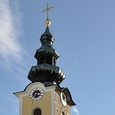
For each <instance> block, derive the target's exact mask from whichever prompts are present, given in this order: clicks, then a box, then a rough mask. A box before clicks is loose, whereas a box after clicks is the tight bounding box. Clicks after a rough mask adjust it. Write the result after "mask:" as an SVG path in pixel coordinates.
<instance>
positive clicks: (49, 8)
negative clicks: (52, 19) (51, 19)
mask: <svg viewBox="0 0 115 115" xmlns="http://www.w3.org/2000/svg"><path fill="white" fill-rule="evenodd" d="M52 8H53V7H51V6H49V4H47V8H46V9H45V10H43V11H42V12H46V13H47V19H48V16H49V14H48V13H49V11H50V10H51V9H52Z"/></svg>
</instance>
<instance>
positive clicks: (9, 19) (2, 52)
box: [0, 0, 23, 66]
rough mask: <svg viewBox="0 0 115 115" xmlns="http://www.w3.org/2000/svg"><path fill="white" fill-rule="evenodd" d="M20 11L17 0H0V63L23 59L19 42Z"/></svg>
mask: <svg viewBox="0 0 115 115" xmlns="http://www.w3.org/2000/svg"><path fill="white" fill-rule="evenodd" d="M20 17H21V15H20V11H19V8H18V1H17V0H0V64H2V65H5V64H6V65H7V66H11V65H12V64H11V62H16V63H17V62H20V61H22V60H23V50H22V46H21V44H20V42H19V41H20V40H19V35H20V32H19V31H20V19H21V18H20Z"/></svg>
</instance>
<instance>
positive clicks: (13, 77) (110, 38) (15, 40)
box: [0, 0, 115, 115]
mask: <svg viewBox="0 0 115 115" xmlns="http://www.w3.org/2000/svg"><path fill="white" fill-rule="evenodd" d="M47 3H49V4H50V6H53V7H54V8H53V9H52V10H51V11H50V13H49V17H50V20H51V22H52V24H51V26H50V32H51V33H52V35H53V37H54V38H55V42H54V48H55V49H56V51H57V52H58V53H59V54H60V58H59V59H58V61H57V66H59V67H60V68H61V69H62V70H63V72H64V73H65V75H66V79H65V80H64V81H63V83H62V84H61V86H62V87H68V89H69V90H70V92H71V94H72V98H73V100H74V102H75V103H76V106H74V107H72V108H71V115H115V1H114V0H66V1H65V0H55V1H54V0H0V78H1V79H0V86H1V87H0V91H1V95H0V114H1V115H6V114H9V115H18V114H19V109H18V106H19V103H18V98H17V97H15V96H14V95H13V93H14V92H18V91H23V90H24V88H25V87H26V86H27V85H28V84H29V83H30V81H29V80H28V79H27V75H28V72H29V70H30V68H31V66H33V65H36V63H37V62H36V59H35V58H34V54H35V52H36V49H38V48H39V47H40V46H41V43H40V41H39V39H40V36H41V34H42V33H43V32H44V31H45V28H46V26H45V19H46V13H43V12H42V10H44V9H45V8H46V4H47Z"/></svg>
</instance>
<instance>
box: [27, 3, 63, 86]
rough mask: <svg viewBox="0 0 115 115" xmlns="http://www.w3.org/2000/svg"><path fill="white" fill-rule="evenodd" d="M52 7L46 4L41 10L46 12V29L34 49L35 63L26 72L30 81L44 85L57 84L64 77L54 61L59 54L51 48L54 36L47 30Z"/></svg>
mask: <svg viewBox="0 0 115 115" xmlns="http://www.w3.org/2000/svg"><path fill="white" fill-rule="evenodd" d="M52 8H53V7H50V6H49V5H48V4H47V8H46V9H45V10H43V12H47V19H46V30H45V32H44V33H43V34H42V35H41V38H40V41H41V47H40V48H39V49H37V50H36V53H35V56H34V57H35V58H36V60H37V65H35V66H32V67H31V69H30V72H29V74H28V79H29V80H30V81H31V82H41V83H43V84H44V85H45V86H50V85H54V84H57V85H59V84H60V83H61V82H62V81H63V80H64V79H65V75H64V73H63V72H62V70H61V69H60V68H59V67H58V66H56V61H57V59H58V58H59V54H58V53H57V51H56V50H55V49H54V48H53V42H54V40H55V39H54V38H53V36H52V34H51V33H50V30H49V25H50V20H49V14H48V12H49V11H50V10H51V9H52Z"/></svg>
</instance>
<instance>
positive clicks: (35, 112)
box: [34, 108, 42, 115]
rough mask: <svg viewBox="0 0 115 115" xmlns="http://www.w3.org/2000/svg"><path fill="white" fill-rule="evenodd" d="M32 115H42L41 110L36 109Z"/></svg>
mask: <svg viewBox="0 0 115 115" xmlns="http://www.w3.org/2000/svg"><path fill="white" fill-rule="evenodd" d="M34 115H42V112H41V109H39V108H36V109H35V110H34Z"/></svg>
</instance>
